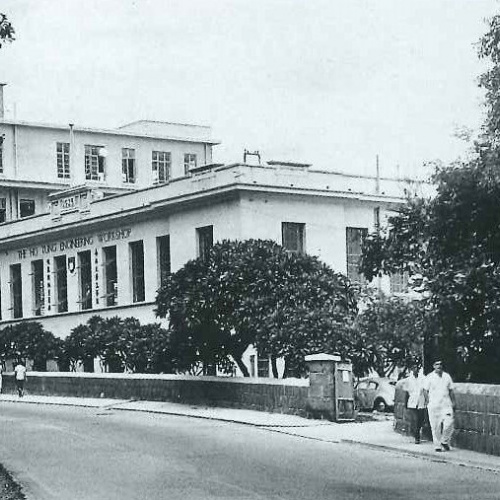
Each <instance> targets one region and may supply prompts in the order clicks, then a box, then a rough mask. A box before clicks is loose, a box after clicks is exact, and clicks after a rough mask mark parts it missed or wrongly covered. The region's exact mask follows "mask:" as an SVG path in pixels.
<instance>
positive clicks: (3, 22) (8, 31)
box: [0, 12, 15, 48]
mask: <svg viewBox="0 0 500 500" xmlns="http://www.w3.org/2000/svg"><path fill="white" fill-rule="evenodd" d="M14 34H15V31H14V28H13V26H12V24H11V22H10V21H9V20H8V19H7V16H6V15H5V14H2V13H1V12H0V48H2V45H3V44H4V43H5V42H12V41H13V40H14V39H15V38H14Z"/></svg>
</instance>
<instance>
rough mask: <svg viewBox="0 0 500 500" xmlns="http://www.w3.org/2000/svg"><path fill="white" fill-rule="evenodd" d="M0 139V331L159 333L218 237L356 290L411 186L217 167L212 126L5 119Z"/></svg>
mask: <svg viewBox="0 0 500 500" xmlns="http://www.w3.org/2000/svg"><path fill="white" fill-rule="evenodd" d="M166 131H169V133H166ZM174 131H177V132H174ZM0 133H1V134H3V138H4V140H3V145H2V157H1V161H2V163H1V165H2V168H3V178H2V177H0V200H1V199H2V198H3V199H4V202H3V203H4V209H5V214H4V221H5V222H4V223H3V224H0V328H3V327H5V326H6V325H9V324H13V323H16V322H22V321H29V320H36V321H39V322H41V323H42V324H43V326H44V327H45V328H46V329H47V330H49V331H51V332H53V333H54V334H55V335H57V336H60V337H65V336H66V335H68V334H69V333H70V331H71V329H72V328H74V327H75V326H77V325H79V324H82V323H85V322H86V321H87V320H88V319H89V318H90V317H91V316H92V315H95V314H99V315H101V316H103V317H110V316H115V315H119V316H123V317H127V316H135V317H136V318H138V319H139V320H140V321H141V322H143V323H148V322H154V321H157V318H155V315H154V312H153V310H154V301H155V296H156V291H157V289H158V288H159V287H160V286H161V284H162V281H163V280H164V279H165V277H166V276H167V275H168V274H169V273H170V272H172V271H176V270H177V269H179V268H180V267H181V266H182V265H183V264H184V263H186V262H187V261H188V260H189V259H192V258H195V257H197V256H203V255H204V253H205V252H206V251H207V249H209V248H210V246H211V245H213V244H214V243H215V242H216V241H218V240H222V239H246V238H263V239H264V238H265V239H272V240H275V241H277V242H279V243H281V244H283V245H284V246H285V247H286V248H288V249H289V250H290V251H293V252H307V253H310V254H313V255H316V256H318V257H319V258H321V259H322V260H323V261H325V262H326V263H327V264H329V265H330V266H332V267H333V268H334V269H335V270H337V271H339V272H343V273H346V274H347V275H348V276H349V277H350V278H351V279H352V280H360V279H362V278H361V276H360V274H359V261H360V254H361V242H362V239H363V238H364V236H365V235H366V233H367V232H368V231H372V230H373V229H374V228H375V227H376V225H377V224H378V223H380V221H381V220H383V219H384V217H386V216H387V214H389V213H390V212H391V211H393V210H394V209H395V208H396V207H397V206H398V205H399V204H401V203H402V202H403V201H404V196H405V189H406V188H407V187H408V186H407V184H405V183H402V182H400V181H398V180H394V179H380V178H376V177H363V176H355V175H347V174H342V173H335V172H330V171H319V170H314V169H312V168H311V167H310V166H309V165H305V164H298V163H287V162H277V161H269V162H267V163H266V164H265V165H248V164H245V163H243V164H240V163H236V164H231V165H216V164H213V163H212V146H213V145H214V144H215V142H214V141H212V140H210V139H209V130H208V129H207V128H206V127H193V126H189V127H187V126H184V125H181V126H178V125H173V124H163V123H155V122H137V123H135V124H131V125H128V126H126V127H125V128H122V129H119V130H118V131H103V130H94V129H92V130H90V129H82V128H78V127H55V126H46V125H37V124H25V123H22V124H21V123H19V122H13V121H8V120H3V121H1V120H0ZM195 135H196V136H197V137H196V138H195V137H194V136H195ZM188 137H189V138H188ZM27 200H29V201H30V203H28V201H27ZM33 204H34V208H32V206H33ZM27 207H28V208H29V209H28V208H27ZM390 282H391V280H390V279H389V278H384V279H383V280H382V283H381V286H383V287H384V288H386V289H387V290H389V284H390ZM392 285H393V287H397V286H401V283H400V282H399V281H398V280H397V278H393V280H392ZM249 356H253V358H252V357H249V359H248V361H250V371H251V373H253V374H254V375H258V374H260V375H264V374H265V373H264V372H266V371H267V369H268V364H267V365H266V362H265V361H263V360H260V362H259V360H258V359H257V358H256V356H255V353H253V354H251V353H250V354H249ZM266 366H267V368H266Z"/></svg>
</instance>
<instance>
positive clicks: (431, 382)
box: [424, 360, 455, 452]
mask: <svg viewBox="0 0 500 500" xmlns="http://www.w3.org/2000/svg"><path fill="white" fill-rule="evenodd" d="M432 366H433V368H434V371H433V372H431V373H429V375H427V377H426V380H425V391H424V394H425V397H426V402H427V412H428V414H429V423H430V424H431V430H432V440H433V442H434V448H435V450H436V451H438V452H440V451H450V440H451V436H452V434H453V410H454V408H455V395H454V394H453V380H452V379H451V377H450V375H449V374H448V373H446V372H445V371H443V363H442V361H441V360H436V361H435V362H434V364H433V365H432Z"/></svg>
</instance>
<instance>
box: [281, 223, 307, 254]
mask: <svg viewBox="0 0 500 500" xmlns="http://www.w3.org/2000/svg"><path fill="white" fill-rule="evenodd" d="M305 232H306V225H305V224H302V223H298V222H282V223H281V241H282V243H281V244H282V245H283V248H285V249H286V250H288V251H289V252H293V253H304V252H305Z"/></svg>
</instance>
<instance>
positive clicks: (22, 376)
mask: <svg viewBox="0 0 500 500" xmlns="http://www.w3.org/2000/svg"><path fill="white" fill-rule="evenodd" d="M14 373H15V376H16V387H17V394H18V395H19V397H20V398H22V397H23V396H24V383H25V382H26V379H27V378H28V377H27V375H26V367H25V366H24V363H23V362H22V361H18V363H17V365H16V366H15V368H14Z"/></svg>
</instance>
